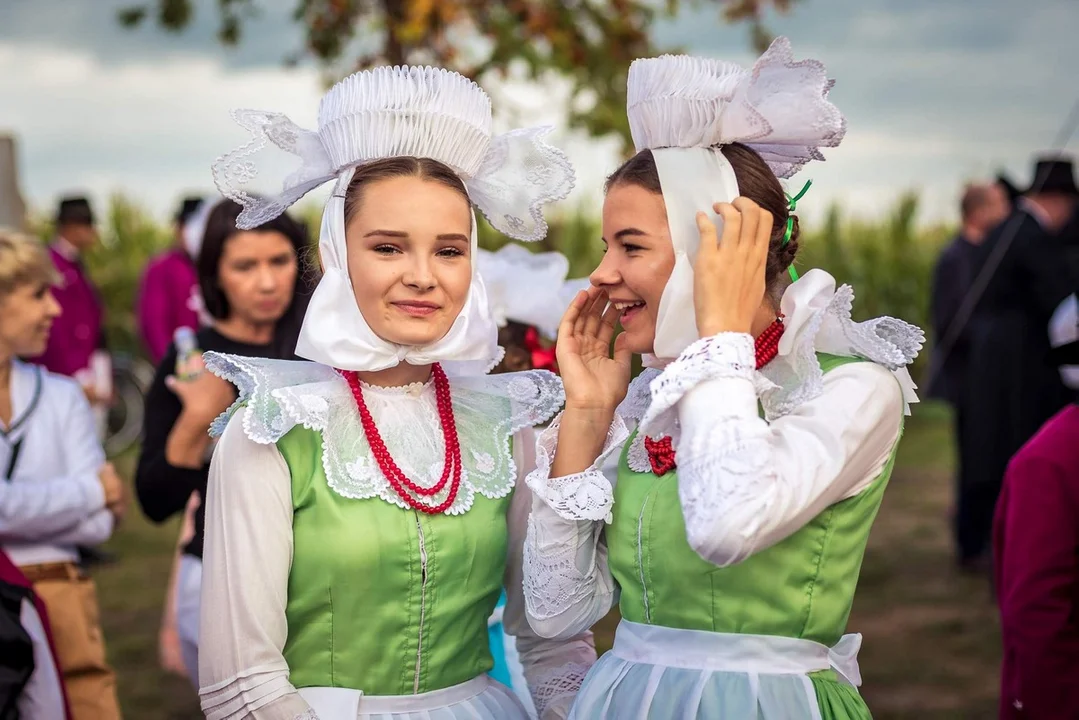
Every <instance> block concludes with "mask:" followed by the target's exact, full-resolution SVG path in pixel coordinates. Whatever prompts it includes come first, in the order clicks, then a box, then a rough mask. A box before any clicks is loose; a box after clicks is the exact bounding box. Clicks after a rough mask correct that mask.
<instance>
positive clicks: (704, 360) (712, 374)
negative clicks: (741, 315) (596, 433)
mask: <svg viewBox="0 0 1079 720" xmlns="http://www.w3.org/2000/svg"><path fill="white" fill-rule="evenodd" d="M718 378H742V379H745V380H749V381H750V382H752V383H753V384H754V386H755V387H756V389H757V393H758V395H760V394H761V393H763V392H765V391H766V390H767V389H768V388H769V387H770V386H771V383H769V382H768V381H766V380H765V379H764V377H763V376H762V375H761V374H760V373H758V372H757V370H756V357H755V355H754V351H753V338H752V337H751V336H750V335H748V334H747V333H720V334H719V335H715V336H714V337H708V338H702V339H701V340H697V341H696V342H694V343H693V344H692V345H690V346H689V347H688V348H686V349H685V350H684V351H683V352H682V354H681V355H680V356H679V357H678V359H677V360H675V361H674V362H672V363H671V364H670V365H668V366H667V368H666V369H665V370H664V371H663V372H662V373H661V374H660V376H659V377H658V378H656V380H655V381H654V382H653V383H652V385H651V388H652V403H651V405H649V407H648V411H647V412H646V413H645V415H644V417H643V418H642V419H641V425H640V429H639V432H638V434H641V433H643V434H645V435H647V436H648V437H650V438H653V439H659V438H662V437H666V436H670V437H671V438H672V439H674V441H675V444H677V441H678V436H679V432H678V408H677V406H678V401H679V400H681V399H682V397H683V396H684V395H685V394H686V393H687V392H689V391H690V390H692V389H693V388H695V387H696V386H697V385H699V384H701V383H702V382H705V381H706V380H716V379H718Z"/></svg>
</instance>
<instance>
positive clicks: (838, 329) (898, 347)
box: [760, 273, 925, 422]
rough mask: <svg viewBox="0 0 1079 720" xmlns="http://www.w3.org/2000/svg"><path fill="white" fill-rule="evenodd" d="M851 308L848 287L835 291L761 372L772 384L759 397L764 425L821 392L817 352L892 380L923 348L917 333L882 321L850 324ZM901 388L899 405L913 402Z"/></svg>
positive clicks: (910, 391)
mask: <svg viewBox="0 0 1079 720" xmlns="http://www.w3.org/2000/svg"><path fill="white" fill-rule="evenodd" d="M807 276H808V273H807ZM803 279H804V278H803ZM792 287H794V286H792ZM853 305H854V290H853V289H852V288H851V287H850V286H849V285H843V286H841V287H839V288H838V289H837V290H836V291H835V293H834V294H833V295H832V297H831V298H830V299H829V300H828V302H827V304H826V305H824V307H821V308H820V309H819V310H816V311H815V312H814V313H813V314H812V315H810V316H809V318H808V319H807V320H806V321H805V322H804V323H803V324H802V325H801V327H799V328H798V329H797V330H796V333H797V334H796V336H795V340H794V345H793V347H792V349H791V350H790V352H788V353H786V354H785V355H780V356H779V357H777V358H776V359H775V360H773V361H772V362H770V363H769V364H768V365H766V366H765V367H764V368H763V369H762V370H761V372H762V373H763V375H764V376H765V377H766V378H768V380H769V381H770V382H771V383H772V387H770V388H769V389H767V390H765V391H764V392H762V393H761V395H760V397H761V405H762V406H763V407H764V414H765V419H767V420H768V421H769V422H772V421H773V420H776V419H778V418H780V417H783V416H784V415H788V414H790V413H791V412H792V411H793V410H794V409H795V408H797V407H798V406H800V405H802V404H804V403H806V402H809V401H810V400H813V399H814V398H817V397H819V396H820V394H821V393H822V392H823V391H824V372H823V370H821V366H820V362H819V361H818V359H817V352H818V351H821V352H830V353H834V354H837V355H850V356H856V357H860V358H863V359H865V360H869V361H871V362H875V363H877V364H879V365H883V366H884V367H886V368H888V369H889V370H891V371H892V372H894V373H897V374H898V373H899V372H901V371H902V368H904V367H905V366H907V365H909V364H910V363H911V362H913V361H914V358H916V357H917V356H918V353H919V352H920V351H921V348H922V345H923V343H924V342H925V333H924V332H923V331H922V329H921V328H919V327H917V326H915V325H911V324H910V323H907V322H904V321H902V320H898V319H896V318H893V317H887V316H884V317H879V318H873V319H872V320H867V321H865V322H860V323H856V322H854V321H853V320H852V319H851V310H852V308H853ZM901 384H903V385H904V398H905V400H906V401H907V402H912V401H916V399H917V396H916V395H914V394H913V388H907V387H906V384H909V383H906V384H904V383H903V382H902V380H901ZM912 397H913V398H914V399H913V400H911V399H910V398H912Z"/></svg>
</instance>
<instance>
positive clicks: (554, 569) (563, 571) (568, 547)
mask: <svg viewBox="0 0 1079 720" xmlns="http://www.w3.org/2000/svg"><path fill="white" fill-rule="evenodd" d="M536 515H537V513H536V511H535V510H533V512H532V514H531V515H530V516H529V518H528V530H527V532H526V534H525V543H524V583H523V585H524V597H525V607H526V608H527V610H528V617H529V620H530V621H531V622H532V625H533V627H539V626H540V625H541V624H542V623H545V622H547V621H551V620H554V619H556V618H559V617H561V616H563V615H564V614H565V613H567V612H569V611H571V610H573V609H574V608H580V607H582V606H584V605H587V604H588V603H589V602H591V601H592V599H593V597H594V595H595V594H596V591H597V587H598V586H599V585H603V586H604V587H606V586H608V585H609V584H610V583H601V579H602V578H601V576H602V575H604V574H605V573H607V565H606V548H603V547H602V546H600V545H599V530H600V529H601V527H602V526H601V525H600V524H599V523H598V522H597V523H585V522H580V523H569V525H568V526H562V523H566V522H567V521H564V520H561V519H560V518H552V519H549V520H554V522H550V521H548V522H547V523H544V522H543V521H542V520H537V517H536ZM555 522H558V525H557V526H556V525H555ZM541 523H543V525H542V527H541ZM582 566H584V567H583V568H582ZM601 589H602V588H601ZM608 594H609V590H608ZM603 604H604V603H603V602H600V603H599V605H600V606H602V605H603ZM606 605H607V608H608V609H609V607H610V602H609V599H608V600H607V601H606ZM597 612H599V613H600V617H602V616H603V614H605V613H606V609H602V608H601V610H599V611H597ZM584 614H585V615H588V616H591V614H592V613H589V612H586V613H584ZM595 619H598V618H593V619H592V620H591V621H589V622H587V624H585V623H580V624H581V625H583V629H587V628H589V627H591V624H592V622H593V621H594V620H595ZM572 625H573V629H575V630H577V629H581V628H578V627H577V624H576V623H574V624H572ZM537 632H540V630H537ZM555 633H558V634H560V633H561V630H559V631H555ZM540 634H541V635H547V634H551V633H550V631H549V630H546V629H545V630H544V631H543V632H540Z"/></svg>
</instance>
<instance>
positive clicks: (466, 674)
mask: <svg viewBox="0 0 1079 720" xmlns="http://www.w3.org/2000/svg"><path fill="white" fill-rule="evenodd" d="M277 447H278V449H279V450H280V451H281V454H282V456H283V457H284V458H285V462H286V463H287V464H288V467H289V472H290V474H291V475H292V504H293V525H292V528H293V543H294V545H293V548H294V549H293V553H294V557H295V558H296V559H297V561H296V562H294V563H293V565H292V570H291V573H290V574H289V585H288V604H287V605H286V608H285V615H286V617H287V619H288V627H289V633H288V640H287V642H286V643H285V648H284V656H285V661H286V662H287V663H288V666H289V669H290V671H291V680H292V684H293V685H294V686H295V687H297V688H303V687H344V688H353V689H362V690H363V691H364V693H365V694H367V695H411V694H417V693H425V692H430V691H432V690H439V689H442V688H447V687H451V686H453V685H456V684H458V683H462V682H465V681H467V680H471V679H472V678H474V677H476V676H477V675H480V674H482V673H485V672H487V671H489V670H490V669H491V667H492V665H493V661H492V658H491V652H490V646H489V644H488V641H487V618H488V617H490V615H491V612H492V611H493V610H494V608H495V604H496V603H497V602H498V598H499V595H500V594H501V592H502V579H503V574H504V572H505V568H506V512H507V509H508V507H509V503H510V498H511V497H512V495H510V496H506V497H504V498H501V499H497V500H491V499H488V498H485V497H483V496H480V495H477V497H476V498H475V500H474V501H473V505H472V508H471V509H470V510H469V511H468V512H467V513H464V514H463V515H456V516H454V515H442V514H439V515H427V514H425V513H421V512H418V511H416V510H411V509H409V510H404V509H402V508H400V507H397V506H396V505H391V504H389V503H387V502H383V501H382V500H375V499H372V500H356V499H352V498H345V497H342V496H341V495H339V494H337V493H335V492H334V491H333V490H332V489H331V488H330V486H329V484H328V483H327V481H326V476H325V473H324V471H323V465H322V438H321V435H320V434H319V433H316V432H314V431H312V430H308V429H306V428H303V427H295V428H293V429H292V430H290V431H289V432H288V434H287V435H285V436H284V437H283V438H281V440H279V441H278V443H277Z"/></svg>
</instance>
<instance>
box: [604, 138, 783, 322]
mask: <svg viewBox="0 0 1079 720" xmlns="http://www.w3.org/2000/svg"><path fill="white" fill-rule="evenodd" d="M721 152H722V153H723V156H724V157H725V158H727V161H728V162H729V163H730V164H731V167H733V168H734V177H735V179H736V180H737V181H738V192H739V193H741V195H742V196H743V197H747V198H749V199H750V200H752V201H753V202H755V203H757V204H758V205H760V206H761V208H762V209H764V210H767V211H768V212H770V213H771V214H772V218H773V223H774V224H773V226H772V239H771V241H770V242H769V244H768V262H767V264H766V266H765V271H764V281H765V284H766V287H767V288H768V294H769V296H770V298H771V299H772V301H773V303H778V301H779V297H780V296H781V295H782V294H783V290H784V289H786V287H787V286H788V285H789V284H790V277H789V275H788V274H787V268H788V267H790V266H791V264H792V263H793V262H794V258H795V256H796V255H797V254H798V216H797V215H793V216H792V215H791V214H790V211H789V210H788V204H787V202H788V201H787V196H786V194H785V193H784V192H783V186H782V185H780V184H779V180H778V179H777V178H776V176H775V174H773V173H772V170H771V168H769V167H768V164H767V163H765V162H764V160H763V159H761V156H760V155H758V154H757V153H756V151H754V150H752V149H751V148H749V147H746V146H745V145H742V144H741V143H731V144H730V145H724V146H723V148H722V150H721ZM619 185H636V186H637V187H641V188H644V189H645V190H648V191H649V192H653V193H656V194H657V195H662V194H663V188H662V187H661V186H660V183H659V171H658V170H657V169H656V160H655V158H654V157H652V151H651V150H642V151H641V152H639V153H637V154H636V155H634V156H633V157H631V158H630V159H629V160H627V161H626V162H624V163H622V165H621V166H620V167H619V168H618V169H617V170H615V171H614V172H613V173H611V175H610V177H608V178H607V182H606V184H605V185H604V186H603V191H604V192H608V191H610V189H611V188H613V187H617V186H619ZM788 217H793V218H794V227H793V229H792V230H791V238H790V242H788V243H787V244H786V245H783V236H784V234H785V233H786V230H787V218H788Z"/></svg>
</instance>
